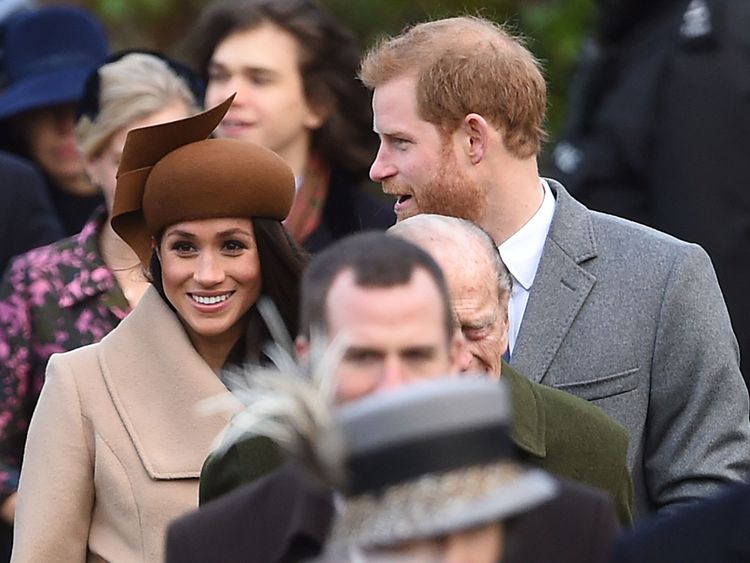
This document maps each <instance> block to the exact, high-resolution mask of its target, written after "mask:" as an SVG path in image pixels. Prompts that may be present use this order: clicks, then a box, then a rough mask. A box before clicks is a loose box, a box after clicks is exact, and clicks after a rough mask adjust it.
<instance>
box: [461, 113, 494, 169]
mask: <svg viewBox="0 0 750 563" xmlns="http://www.w3.org/2000/svg"><path fill="white" fill-rule="evenodd" d="M461 129H462V131H463V132H464V134H465V135H466V154H467V156H468V157H469V160H470V161H471V163H472V164H479V163H480V162H481V161H482V159H483V158H484V155H485V154H486V153H487V149H488V146H489V140H490V125H489V124H488V123H487V121H486V120H485V119H484V117H482V116H481V115H479V114H478V113H470V114H468V115H467V116H466V117H464V119H463V122H462V123H461Z"/></svg>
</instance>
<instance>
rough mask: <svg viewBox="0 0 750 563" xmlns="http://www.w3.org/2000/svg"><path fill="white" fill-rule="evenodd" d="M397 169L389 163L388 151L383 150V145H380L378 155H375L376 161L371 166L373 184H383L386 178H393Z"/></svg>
mask: <svg viewBox="0 0 750 563" xmlns="http://www.w3.org/2000/svg"><path fill="white" fill-rule="evenodd" d="M394 173H395V168H394V167H393V165H392V164H391V163H390V162H389V159H388V155H387V151H386V150H385V149H384V148H383V144H382V143H381V144H380V148H379V149H378V154H377V155H375V160H374V161H373V162H372V166H370V179H371V180H372V181H373V182H382V181H383V180H385V179H386V178H388V177H390V176H393V174H394Z"/></svg>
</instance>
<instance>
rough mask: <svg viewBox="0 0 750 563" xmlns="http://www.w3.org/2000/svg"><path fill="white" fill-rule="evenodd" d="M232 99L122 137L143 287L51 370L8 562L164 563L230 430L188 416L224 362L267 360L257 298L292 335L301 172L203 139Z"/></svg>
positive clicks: (121, 224) (129, 229)
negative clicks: (104, 329) (119, 314)
mask: <svg viewBox="0 0 750 563" xmlns="http://www.w3.org/2000/svg"><path fill="white" fill-rule="evenodd" d="M230 104H231V98H229V99H227V100H226V101H225V102H224V103H223V104H221V105H219V106H216V107H214V108H212V109H210V110H208V111H206V112H203V113H201V114H198V115H195V116H192V117H188V118H184V119H180V120H178V121H172V122H168V123H162V124H159V125H152V126H149V127H141V128H138V129H133V130H131V131H130V132H129V133H128V135H127V137H126V140H125V146H124V148H123V152H122V157H121V159H120V164H119V166H118V174H117V185H116V188H115V193H114V200H113V203H112V214H111V215H112V219H111V224H112V227H113V229H114V231H115V233H117V235H118V236H119V237H120V238H121V239H122V240H124V241H125V242H126V243H127V244H128V245H129V246H130V247H131V249H132V251H133V252H135V254H136V255H137V256H138V259H139V261H140V263H141V264H142V266H143V267H144V268H147V269H148V272H149V279H150V283H151V285H150V286H149V287H148V288H147V290H146V292H145V293H144V295H143V297H142V298H141V300H140V301H139V302H138V305H137V306H136V307H135V308H134V309H133V311H132V312H131V313H130V314H129V315H128V316H127V317H126V318H125V319H124V320H123V321H122V322H121V323H120V324H119V325H118V326H117V327H115V328H114V329H113V330H112V331H111V332H110V333H109V334H107V335H106V336H105V337H104V338H103V339H102V340H101V341H100V342H98V343H96V344H91V345H89V346H84V347H82V348H78V349H77V350H73V351H70V352H66V353H63V354H55V355H54V356H52V358H51V359H50V361H49V364H48V367H47V372H46V377H45V383H44V387H43V389H42V393H41V395H40V397H39V403H38V405H37V407H36V410H35V411H34V415H33V417H32V419H31V423H30V425H29V434H28V439H27V442H26V449H25V451H24V463H23V468H22V470H21V477H20V482H19V489H18V507H17V511H16V528H15V531H16V533H15V537H14V547H13V556H12V557H13V559H12V560H13V561H19V562H20V561H23V562H25V561H52V560H59V561H70V562H74V561H92V560H96V561H123V562H126V561H140V562H143V561H146V562H155V561H161V560H162V557H163V554H164V535H165V533H166V528H167V524H168V522H170V521H171V520H172V519H174V518H176V517H177V516H179V515H181V514H183V513H184V512H187V511H189V510H190V509H191V508H194V507H196V506H197V492H198V474H199V471H200V466H201V463H202V462H203V460H204V459H205V457H206V455H207V454H208V451H209V448H210V444H211V441H212V439H213V438H214V437H215V436H216V433H217V432H219V431H220V429H221V428H222V427H223V426H225V425H226V423H227V421H228V420H229V417H228V416H225V415H224V414H223V413H220V414H215V415H214V416H200V415H199V414H198V413H197V412H196V407H197V405H198V404H199V403H200V402H201V401H203V400H205V399H206V398H208V397H214V396H223V397H225V398H226V399H227V400H229V401H231V400H232V396H231V395H230V394H229V392H228V391H227V389H226V387H225V384H224V382H223V380H222V378H221V377H220V375H221V373H222V369H223V368H224V367H225V366H226V365H228V364H240V363H243V362H245V361H260V359H261V355H262V349H263V346H264V342H265V341H266V339H267V338H268V332H267V328H266V326H265V324H264V323H263V321H262V319H261V318H260V316H259V313H258V310H257V307H256V303H257V301H258V299H260V297H261V296H267V297H268V299H270V300H271V302H272V303H274V304H275V306H276V307H277V308H278V309H279V311H280V312H281V315H282V318H283V322H284V323H286V324H285V326H286V328H287V330H290V331H291V330H294V328H295V326H296V312H297V295H298V282H299V276H300V274H301V272H302V269H303V267H304V257H303V256H302V254H301V253H300V250H299V248H298V247H297V246H296V245H295V243H294V242H293V241H292V240H291V239H290V238H289V236H288V234H287V233H286V232H285V231H284V228H283V226H282V224H281V221H282V220H283V219H284V217H285V216H286V213H287V212H288V211H289V208H290V207H291V204H292V200H293V197H294V176H293V174H292V171H291V170H290V169H289V167H288V166H287V165H286V164H285V163H284V162H283V160H281V159H280V158H279V157H278V156H277V155H275V154H274V153H273V152H271V151H269V150H267V149H265V148H263V147H260V146H258V145H255V144H253V143H248V142H241V141H236V140H231V139H209V138H207V137H208V136H209V135H210V134H211V132H212V131H213V130H214V128H215V127H216V126H217V125H218V124H219V122H220V121H221V118H222V117H223V116H224V113H225V112H226V111H227V109H228V108H229V105H230ZM237 406H239V404H237ZM230 410H231V409H230Z"/></svg>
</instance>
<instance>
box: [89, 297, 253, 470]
mask: <svg viewBox="0 0 750 563" xmlns="http://www.w3.org/2000/svg"><path fill="white" fill-rule="evenodd" d="M120 327H121V329H120V330H117V331H114V332H112V333H110V334H109V335H108V336H106V337H105V338H104V339H103V340H102V341H101V343H100V346H99V362H100V365H101V370H102V374H103V376H104V381H105V384H106V386H107V389H108V391H109V393H110V395H111V397H112V402H113V403H114V405H115V409H116V410H117V414H118V415H119V417H120V419H121V420H122V423H123V425H124V426H125V428H126V430H127V432H128V434H129V436H130V439H131V440H132V442H133V445H134V446H135V449H136V451H137V453H138V456H139V457H140V459H141V462H142V463H143V466H144V468H145V469H146V471H147V472H148V474H149V475H150V476H151V477H152V478H153V479H185V478H198V477H199V476H200V469H201V466H202V465H203V461H204V455H205V452H208V451H210V446H211V444H212V442H213V441H214V439H215V438H216V428H221V427H222V426H224V425H225V424H226V423H227V422H228V420H229V416H230V414H231V413H220V414H213V415H210V416H205V415H203V414H201V413H199V412H198V405H199V404H200V403H201V401H203V400H205V399H206V398H208V397H214V396H217V395H225V396H226V395H228V394H229V391H228V390H227V388H226V387H225V386H224V384H223V383H222V382H221V381H220V380H219V378H218V377H217V376H216V374H214V372H213V371H212V370H211V368H209V367H208V364H206V362H205V361H204V360H203V358H201V356H200V355H199V354H198V352H197V351H196V350H195V348H194V347H193V345H192V344H191V342H190V340H189V339H188V336H187V333H186V332H185V329H184V328H183V326H182V324H181V323H180V320H179V319H178V318H177V316H176V315H175V313H174V312H173V311H172V310H171V309H170V308H169V306H168V305H167V304H166V303H165V302H164V300H163V299H162V298H161V297H160V296H159V294H158V293H157V292H156V290H155V289H154V288H153V287H151V288H149V289H148V291H147V292H146V294H145V295H144V296H143V298H142V299H141V302H140V303H139V304H138V306H137V307H136V308H135V309H134V310H133V312H132V313H131V314H130V315H128V317H126V318H125V320H123V321H122V323H121V325H120ZM239 407H240V404H239V402H237V409H239Z"/></svg>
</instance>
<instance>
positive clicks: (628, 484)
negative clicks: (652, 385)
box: [201, 363, 633, 525]
mask: <svg viewBox="0 0 750 563" xmlns="http://www.w3.org/2000/svg"><path fill="white" fill-rule="evenodd" d="M502 379H503V381H505V384H506V385H507V386H508V390H509V391H510V399H511V405H512V409H513V423H512V425H511V437H512V438H513V441H514V442H515V443H516V445H517V446H518V447H519V448H520V449H521V450H522V451H523V452H524V454H525V456H526V459H527V461H528V462H529V463H530V464H531V465H534V466H536V467H540V468H542V469H544V470H546V471H549V472H550V473H552V474H553V475H558V476H560V477H567V478H568V479H572V480H573V481H578V482H579V483H584V484H586V485H590V486H592V487H597V488H599V489H602V490H604V491H606V492H608V493H609V494H610V495H612V497H613V498H614V501H615V506H616V507H617V514H618V516H619V518H620V522H621V523H623V524H625V525H630V524H631V523H632V521H633V510H632V509H633V483H632V480H631V478H630V472H629V470H628V464H627V453H628V434H627V432H626V430H625V428H624V427H622V426H621V425H620V424H618V423H617V422H615V421H614V420H613V419H612V418H610V417H609V415H607V414H606V413H605V412H604V411H603V410H602V409H600V408H599V407H597V406H594V405H593V404H591V403H589V402H588V401H584V400H583V399H579V398H578V397H575V396H574V395H571V394H570V393H566V392H564V391H560V390H558V389H553V388H552V387H547V386H546V385H541V384H539V383H534V382H532V381H530V380H528V379H526V378H525V377H523V376H522V375H520V374H519V373H518V372H517V371H515V370H514V369H513V368H512V367H510V366H509V365H507V364H505V363H503V368H502ZM202 479H203V478H202V477H201V480H202Z"/></svg>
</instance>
